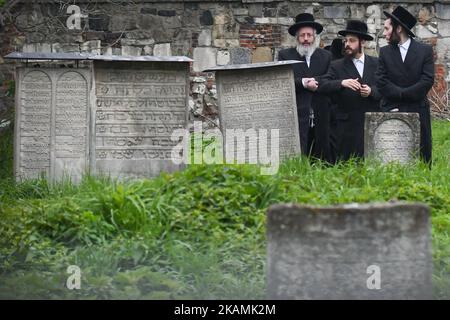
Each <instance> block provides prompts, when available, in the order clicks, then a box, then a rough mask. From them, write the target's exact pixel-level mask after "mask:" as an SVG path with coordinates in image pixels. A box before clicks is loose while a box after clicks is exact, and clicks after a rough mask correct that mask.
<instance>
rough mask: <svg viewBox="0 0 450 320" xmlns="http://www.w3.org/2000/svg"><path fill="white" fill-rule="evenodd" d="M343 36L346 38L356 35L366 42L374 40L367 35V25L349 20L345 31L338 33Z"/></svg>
mask: <svg viewBox="0 0 450 320" xmlns="http://www.w3.org/2000/svg"><path fill="white" fill-rule="evenodd" d="M338 34H340V35H341V36H344V37H345V36H346V35H347V34H354V35H357V36H358V37H360V38H362V39H364V40H373V37H372V36H371V35H370V34H368V33H367V24H366V23H365V22H363V21H359V20H349V21H348V22H347V26H346V27H345V30H341V31H339V32H338Z"/></svg>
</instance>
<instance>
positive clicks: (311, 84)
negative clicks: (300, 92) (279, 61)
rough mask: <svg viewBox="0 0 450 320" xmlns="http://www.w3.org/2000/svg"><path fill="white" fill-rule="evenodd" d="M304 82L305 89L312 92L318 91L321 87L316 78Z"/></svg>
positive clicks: (306, 79) (304, 79) (305, 79)
mask: <svg viewBox="0 0 450 320" xmlns="http://www.w3.org/2000/svg"><path fill="white" fill-rule="evenodd" d="M302 82H303V87H305V89H308V90H310V91H316V90H317V88H318V87H319V83H318V82H317V81H316V79H314V78H303V79H302Z"/></svg>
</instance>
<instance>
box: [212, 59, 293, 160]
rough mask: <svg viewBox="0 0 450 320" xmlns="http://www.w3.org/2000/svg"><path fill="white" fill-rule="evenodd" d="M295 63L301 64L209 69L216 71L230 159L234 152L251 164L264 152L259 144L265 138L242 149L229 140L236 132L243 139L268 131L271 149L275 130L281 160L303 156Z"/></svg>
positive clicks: (224, 132) (226, 150)
mask: <svg viewBox="0 0 450 320" xmlns="http://www.w3.org/2000/svg"><path fill="white" fill-rule="evenodd" d="M293 63H298V61H282V62H267V63H255V64H239V65H228V66H224V67H216V68H211V69H208V70H206V71H215V72H216V84H217V95H218V104H219V119H220V127H221V132H222V134H223V136H224V153H225V155H226V158H227V159H229V158H230V152H231V153H232V157H233V158H234V159H239V158H240V157H241V156H242V157H241V158H245V161H246V162H247V163H248V162H249V163H257V162H258V160H260V158H258V155H261V152H264V151H262V149H260V148H259V147H260V145H259V143H261V142H263V140H265V137H261V136H260V135H259V136H258V137H257V140H258V141H257V143H256V142H255V141H256V140H254V141H253V142H252V141H251V139H250V138H249V141H248V145H247V146H246V147H245V146H239V145H235V144H234V140H231V139H227V137H231V135H230V136H229V135H228V133H229V132H231V131H232V130H235V132H237V133H236V135H237V136H238V137H236V138H237V139H239V138H242V137H243V136H245V135H246V132H247V133H249V132H250V131H248V130H254V131H253V132H254V133H256V134H258V133H261V132H262V130H261V129H265V130H267V141H268V142H267V146H269V145H270V144H271V143H272V141H271V139H270V138H269V137H271V135H272V134H274V133H273V129H275V130H279V155H280V157H281V158H284V157H287V156H290V155H295V154H299V153H300V138H299V127H298V118H297V107H296V97H295V84H294V73H293V70H292V64H293ZM239 130H241V131H239ZM239 132H240V133H239ZM272 137H273V135H272ZM232 139H234V138H233V137H232ZM269 141H270V142H269ZM268 149H270V148H269V147H268ZM230 150H231V151H230ZM258 151H259V152H258ZM233 153H234V154H233ZM244 153H245V157H244V155H243V154H244ZM227 154H228V155H227Z"/></svg>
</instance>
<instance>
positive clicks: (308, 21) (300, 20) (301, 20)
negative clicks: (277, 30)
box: [288, 12, 323, 36]
mask: <svg viewBox="0 0 450 320" xmlns="http://www.w3.org/2000/svg"><path fill="white" fill-rule="evenodd" d="M301 27H312V28H314V29H316V32H317V34H319V33H321V32H322V30H323V26H322V25H321V24H320V23H318V22H315V21H314V17H313V15H312V14H310V13H306V12H305V13H300V14H299V15H297V16H296V17H295V23H294V24H293V25H292V26H290V27H289V29H288V31H289V34H290V35H291V36H295V33H296V32H297V30H298V29H299V28H301Z"/></svg>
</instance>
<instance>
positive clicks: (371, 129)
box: [364, 112, 420, 164]
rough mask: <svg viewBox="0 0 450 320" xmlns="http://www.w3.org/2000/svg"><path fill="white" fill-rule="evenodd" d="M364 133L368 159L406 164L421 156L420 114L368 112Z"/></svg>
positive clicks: (365, 152) (365, 153) (365, 151)
mask: <svg viewBox="0 0 450 320" xmlns="http://www.w3.org/2000/svg"><path fill="white" fill-rule="evenodd" d="M364 131H365V132H364V155H365V157H366V158H374V159H377V160H379V161H381V162H382V163H388V162H399V163H402V164H406V163H409V162H412V161H413V160H414V159H415V158H416V157H417V156H418V151H419V148H420V120H419V115H418V114H417V113H400V112H368V113H366V117H365V127H364Z"/></svg>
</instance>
